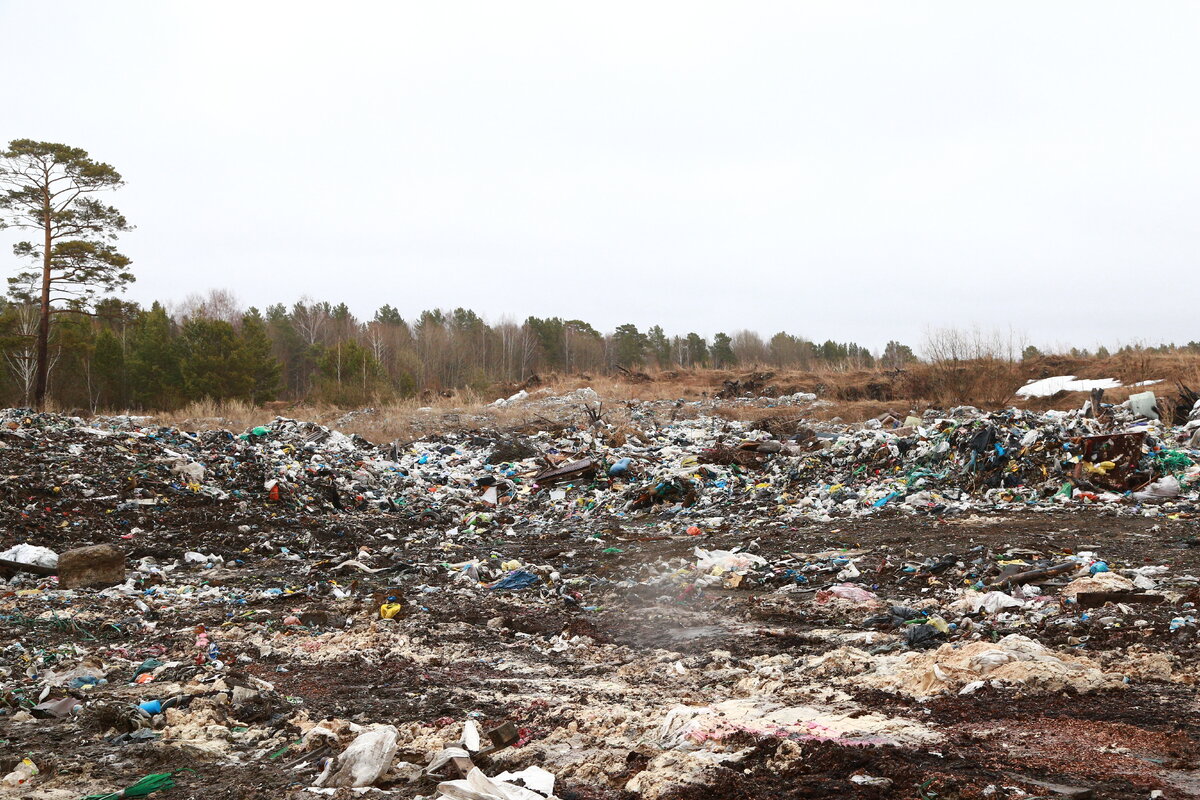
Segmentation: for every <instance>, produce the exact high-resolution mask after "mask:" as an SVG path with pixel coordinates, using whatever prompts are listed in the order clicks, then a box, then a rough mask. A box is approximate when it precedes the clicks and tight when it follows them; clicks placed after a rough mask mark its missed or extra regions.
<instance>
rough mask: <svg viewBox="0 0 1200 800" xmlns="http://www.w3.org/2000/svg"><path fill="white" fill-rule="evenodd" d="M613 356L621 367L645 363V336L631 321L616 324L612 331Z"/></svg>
mask: <svg viewBox="0 0 1200 800" xmlns="http://www.w3.org/2000/svg"><path fill="white" fill-rule="evenodd" d="M612 342H613V358H615V359H616V363H617V364H618V365H620V366H622V367H634V366H641V365H642V364H644V363H646V336H645V334H643V333H641V332H639V331H638V329H637V326H636V325H633V324H631V323H626V324H625V325H618V326H617V329H616V330H615V331H613V336H612Z"/></svg>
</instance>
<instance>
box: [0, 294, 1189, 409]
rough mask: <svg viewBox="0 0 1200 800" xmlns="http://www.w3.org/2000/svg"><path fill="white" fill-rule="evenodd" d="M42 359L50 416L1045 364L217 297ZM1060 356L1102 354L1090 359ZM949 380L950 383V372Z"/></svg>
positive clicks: (23, 343)
mask: <svg viewBox="0 0 1200 800" xmlns="http://www.w3.org/2000/svg"><path fill="white" fill-rule="evenodd" d="M36 312H37V307H36V305H35V304H33V303H30V302H20V301H15V300H0V353H2V355H3V362H4V370H3V376H2V377H0V403H2V404H4V405H9V406H14V405H15V406H29V405H31V392H32V386H33V380H34V366H35V356H36V354H35V351H34V348H33V341H34V339H33V335H32V334H33V331H34V328H35V325H36V321H37V313H36ZM50 344H51V346H50V370H49V398H50V399H51V401H52V403H53V404H54V405H55V406H57V407H59V408H73V409H83V410H88V411H97V410H102V409H109V410H112V409H137V410H170V409H175V408H179V407H181V406H183V405H186V404H188V403H190V402H194V401H198V400H214V401H230V400H237V401H243V402H249V403H254V404H261V403H264V402H268V401H272V400H288V401H293V402H314V403H326V404H331V405H336V406H343V407H356V406H363V405H366V404H371V403H386V402H388V401H389V400H395V399H403V398H410V397H416V396H430V395H437V394H443V393H448V392H451V391H454V390H462V389H470V390H473V391H475V392H478V393H486V392H487V391H489V390H492V389H494V388H496V387H500V388H503V387H509V386H516V385H521V384H523V383H525V382H527V381H529V380H530V379H531V378H532V377H534V376H537V375H545V374H569V375H588V374H595V375H603V374H618V375H631V374H636V373H639V372H646V373H651V374H656V373H662V372H664V371H670V370H690V371H697V370H700V371H703V370H714V371H716V370H730V369H777V370H789V371H800V372H813V373H838V372H843V373H848V372H861V371H864V370H866V371H874V372H897V371H903V370H908V369H910V368H912V367H914V366H916V365H918V364H926V365H934V366H938V365H941V366H943V367H946V366H947V365H950V366H952V365H955V364H966V363H975V364H980V363H982V364H989V363H990V364H992V365H993V366H992V367H991V368H990V369H991V371H992V372H995V368H996V365H999V364H1006V365H1015V364H1020V363H1021V362H1022V361H1025V362H1028V361H1030V360H1031V359H1035V358H1039V357H1042V356H1043V354H1042V353H1041V352H1040V351H1039V350H1038V349H1037V348H1035V347H1032V346H1029V345H1025V344H1023V343H1022V342H1020V341H1016V340H1014V339H1013V337H1011V336H1003V335H999V334H992V335H981V334H979V333H964V332H959V331H939V332H936V333H934V334H931V335H929V336H927V337H926V338H925V340H924V341H923V342H922V343H921V347H920V350H921V355H922V358H918V357H917V355H916V354H915V353H914V352H913V349H912V348H911V347H909V346H908V345H904V344H901V343H900V342H896V341H892V342H889V343H888V344H887V346H886V347H885V348H884V349H883V350H882V351H881V352H877V353H872V352H871V351H870V350H868V349H867V348H865V347H862V346H860V345H858V344H855V343H854V342H836V341H832V340H827V341H824V342H815V341H811V340H809V339H806V338H804V337H801V336H797V335H793V334H789V333H785V332H780V333H777V334H775V335H774V336H771V337H770V338H763V337H762V336H760V335H759V334H758V333H756V332H753V331H749V330H741V331H735V332H733V333H732V334H729V335H727V334H724V333H718V334H716V335H715V336H713V337H712V338H711V339H709V338H706V337H703V336H701V335H699V334H697V333H695V332H689V333H687V334H668V333H667V332H665V331H664V330H663V328H662V327H661V326H658V325H654V326H651V327H649V328H648V329H645V330H641V329H639V328H638V327H637V326H636V325H634V324H625V325H620V326H618V327H617V328H616V329H615V330H613V331H610V332H603V333H602V332H600V331H598V330H596V329H595V328H594V327H593V326H592V325H590V324H589V323H587V322H585V321H582V320H563V319H559V318H556V317H554V318H537V317H529V318H527V319H526V320H525V321H524V322H520V323H517V322H499V323H489V322H487V321H485V320H484V319H483V318H482V317H481V316H480V315H478V314H476V313H475V312H473V311H470V310H468V309H463V308H457V309H453V310H436V309H435V310H430V311H424V312H422V313H421V314H420V315H419V316H418V317H416V318H415V319H411V320H407V319H404V318H403V317H402V316H401V315H400V313H399V312H398V311H397V310H396V309H395V308H394V307H393V306H391V305H383V306H382V307H380V308H379V309H378V311H376V312H375V314H374V316H373V317H372V318H371V319H369V320H362V319H359V318H357V317H356V316H355V315H354V314H352V313H351V312H350V310H349V308H347V306H346V305H345V304H336V305H335V304H332V303H329V302H323V301H320V302H318V301H310V300H302V301H300V302H297V303H294V304H292V305H291V306H286V305H284V304H276V305H271V306H268V307H267V308H265V309H261V310H260V309H256V308H243V307H242V306H241V304H240V303H239V302H238V300H237V298H236V297H235V296H234V295H233V294H232V293H230V292H227V291H222V290H213V291H210V292H209V293H208V294H206V295H204V296H192V297H189V298H188V299H187V300H185V301H184V302H182V303H179V304H177V305H175V306H172V307H170V308H168V307H167V306H165V305H164V304H162V303H153V304H152V305H151V306H150V307H149V308H145V307H142V306H140V305H138V304H137V303H133V302H129V301H125V300H120V299H116V298H112V297H109V298H104V299H101V300H99V301H98V302H96V303H95V305H94V307H93V309H92V310H91V311H89V312H86V313H85V312H83V311H82V310H81V311H79V312H76V313H71V312H69V311H68V312H67V313H63V314H59V315H57V316H56V318H55V321H54V326H53V328H52V330H51V337H50ZM1135 351H1136V352H1141V353H1145V354H1155V353H1159V354H1163V353H1191V354H1197V355H1200V342H1191V343H1189V344H1187V345H1182V346H1175V345H1162V346H1158V347H1151V348H1135V347H1133V346H1127V347H1124V348H1121V350H1120V351H1119V352H1121V353H1132V352H1135ZM1064 355H1070V356H1071V357H1072V358H1076V359H1078V358H1085V359H1086V358H1089V357H1094V358H1097V359H1103V358H1106V357H1107V356H1109V355H1110V354H1109V353H1108V351H1107V350H1105V349H1104V348H1099V349H1098V350H1097V351H1096V352H1095V353H1091V352H1088V351H1081V350H1078V349H1073V350H1071V351H1070V352H1069V353H1066V354H1064ZM953 372H954V374H955V375H959V374H961V373H962V372H963V368H962V367H958V368H954V369H953ZM1005 374H1007V371H1005ZM947 377H948V378H949V377H953V376H950V375H949V374H948V375H947ZM1015 379H1016V378H1015V377H1014V378H1012V379H1008V380H1010V382H1011V380H1015ZM1017 385H1019V383H1014V384H1013V388H1015V386H1017ZM965 391H966V390H965V389H964V392H965Z"/></svg>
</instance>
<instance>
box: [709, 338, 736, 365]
mask: <svg viewBox="0 0 1200 800" xmlns="http://www.w3.org/2000/svg"><path fill="white" fill-rule="evenodd" d="M710 353H711V355H712V365H713V366H714V367H716V368H717V369H721V368H722V367H731V366H733V365H734V364H736V363H737V356H735V355H734V354H733V339H731V338H729V336H728V335H727V334H724V333H718V334H717V335H716V336H714V337H713V343H712V347H711V348H710Z"/></svg>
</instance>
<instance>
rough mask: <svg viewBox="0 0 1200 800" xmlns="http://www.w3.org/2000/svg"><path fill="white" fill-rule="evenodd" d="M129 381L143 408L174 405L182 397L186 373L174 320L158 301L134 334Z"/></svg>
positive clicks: (134, 396)
mask: <svg viewBox="0 0 1200 800" xmlns="http://www.w3.org/2000/svg"><path fill="white" fill-rule="evenodd" d="M128 363H129V381H130V389H131V391H132V393H133V399H134V401H135V402H136V403H137V404H138V405H139V406H140V407H141V408H148V409H164V408H175V407H176V406H178V405H179V404H180V402H182V400H183V375H182V374H181V373H180V370H179V351H178V348H177V347H176V345H175V341H174V323H173V322H171V319H170V317H168V316H167V312H166V309H164V308H163V307H162V306H161V305H159V304H158V303H155V304H154V305H153V306H151V308H150V310H149V311H148V312H146V314H145V316H144V317H143V318H142V320H141V322H140V324H139V325H138V327H137V330H136V331H135V332H134V335H133V344H132V346H131V347H130V350H129V358H128Z"/></svg>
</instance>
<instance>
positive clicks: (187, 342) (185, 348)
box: [179, 317, 253, 400]
mask: <svg viewBox="0 0 1200 800" xmlns="http://www.w3.org/2000/svg"><path fill="white" fill-rule="evenodd" d="M179 342H180V356H181V358H180V371H181V373H182V375H183V387H184V391H185V393H186V394H187V397H188V398H189V399H191V400H199V399H202V398H210V399H213V400H230V399H238V400H248V399H250V396H251V393H252V386H251V384H252V380H253V379H252V378H251V376H250V374H249V372H248V371H247V370H246V368H245V367H246V365H245V363H244V361H243V357H242V352H241V350H240V348H239V347H238V345H239V341H238V336H237V333H236V332H235V331H234V329H233V326H232V325H230V324H229V323H228V322H226V321H225V320H222V319H203V318H199V317H197V318H193V319H189V320H188V321H187V322H185V323H184V324H183V329H182V330H181V331H180V337H179Z"/></svg>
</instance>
